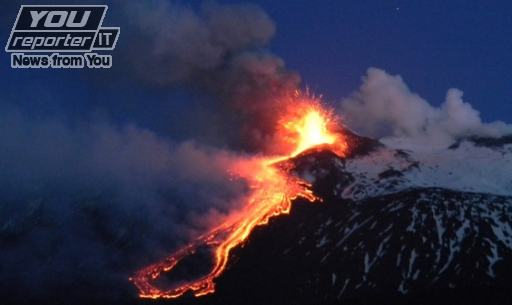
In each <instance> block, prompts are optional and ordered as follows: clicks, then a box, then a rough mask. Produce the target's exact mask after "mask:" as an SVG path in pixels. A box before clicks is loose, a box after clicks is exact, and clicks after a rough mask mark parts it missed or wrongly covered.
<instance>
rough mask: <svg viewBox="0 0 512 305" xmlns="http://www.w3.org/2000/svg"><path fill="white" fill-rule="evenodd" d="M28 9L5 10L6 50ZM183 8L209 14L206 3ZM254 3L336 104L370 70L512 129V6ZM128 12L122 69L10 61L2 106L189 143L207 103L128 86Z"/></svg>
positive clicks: (0, 29)
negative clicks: (456, 94)
mask: <svg viewBox="0 0 512 305" xmlns="http://www.w3.org/2000/svg"><path fill="white" fill-rule="evenodd" d="M82 2H84V1H82ZM218 2H219V3H239V1H218ZM21 3H22V2H18V1H12V2H9V3H8V4H6V3H3V4H2V13H0V17H1V18H0V20H1V21H0V37H4V39H3V40H4V41H6V40H7V37H8V33H9V30H10V28H11V26H12V23H13V22H14V18H15V15H16V13H17V10H18V9H19V5H20V4H21ZM45 3H47V2H45ZM52 3H58V2H52ZM91 3H104V2H102V1H99V2H98V1H95V2H91ZM178 3H182V4H184V5H190V6H192V7H199V5H200V1H179V2H178ZM251 3H255V4H257V5H259V6H261V7H262V8H263V10H265V11H266V12H267V13H268V14H269V15H270V17H271V18H272V19H273V20H274V22H275V24H276V29H277V31H276V35H275V38H274V39H273V41H272V43H271V49H272V51H273V52H274V53H276V54H277V55H279V56H281V57H282V58H283V59H284V60H285V61H286V64H287V66H288V67H289V68H290V69H291V70H295V71H297V72H299V73H300V74H301V76H302V80H303V84H305V85H308V86H309V87H310V88H312V89H313V91H314V92H316V93H321V94H324V96H325V97H326V98H327V99H328V100H329V101H334V102H337V101H339V100H341V99H342V98H344V97H346V96H347V95H349V94H350V93H351V92H353V91H354V90H356V89H357V88H358V87H359V85H360V83H361V76H363V75H364V74H365V72H366V69H367V68H369V67H378V68H382V69H384V70H386V71H387V72H388V73H390V74H393V75H395V74H399V75H401V76H402V77H403V79H404V81H405V82H406V83H407V84H408V85H409V87H410V88H411V90H412V91H414V92H416V93H418V94H419V95H421V96H422V97H423V98H425V99H426V100H428V101H429V102H430V103H432V104H434V105H439V104H441V103H442V102H443V100H444V97H445V94H446V90H447V89H448V88H451V87H456V88H459V89H461V90H462V91H464V99H465V101H467V102H469V103H471V104H472V105H473V107H474V108H475V109H477V110H479V111H480V112H481V116H482V118H483V120H485V121H492V120H503V121H506V122H510V121H512V103H511V102H510V101H511V100H512V86H510V83H511V79H512V77H511V76H510V72H509V71H510V70H511V69H510V68H511V67H512V56H511V55H510V53H511V51H512V39H510V37H512V4H510V2H508V1H492V2H485V3H484V2H482V1H450V2H449V3H446V2H445V1H273V0H259V1H252V2H251ZM121 6H122V5H121V4H120V2H113V3H111V4H110V8H109V11H108V13H107V16H106V18H105V21H104V25H107V26H108V25H111V26H121V37H120V41H119V44H118V46H117V49H116V51H114V52H113V55H114V68H113V69H111V70H105V71H87V70H74V71H69V70H62V71H59V70H56V69H47V70H34V69H31V70H13V69H11V68H10V67H9V56H8V54H6V53H5V52H1V55H0V65H1V66H2V68H1V69H0V79H2V81H1V82H0V90H1V92H2V96H1V100H0V105H2V104H3V105H4V106H7V107H14V108H16V109H22V110H23V111H24V112H29V113H32V114H34V115H36V116H42V117H45V116H57V117H63V118H65V119H69V120H74V119H75V118H77V117H78V118H87V120H89V119H94V118H96V117H108V118H109V119H110V120H113V121H119V122H121V123H124V122H135V123H137V124H138V125H141V126H143V127H147V128H150V129H152V130H155V131H157V132H162V133H165V134H171V135H177V134H186V133H187V126H186V124H185V125H184V124H182V123H179V124H173V122H175V121H176V120H174V119H173V118H177V117H180V118H182V117H183V116H185V117H187V116H189V117H190V119H194V118H195V117H196V115H197V114H196V113H195V112H194V104H196V103H202V101H203V100H204V97H201V96H197V95H196V93H195V92H193V91H191V90H183V89H172V90H171V89H169V88H157V87H151V86H145V85H143V84H140V83H137V82H136V81H134V80H133V79H130V78H128V77H126V75H125V73H124V72H123V69H121V67H119V65H121V64H122V63H121V57H122V52H123V51H126V50H129V49H130V48H131V47H132V46H131V45H130V44H131V43H133V39H131V33H130V31H129V30H128V27H127V26H126V25H127V24H129V22H130V21H129V20H126V18H125V17H120V16H119V15H120V13H119V12H120V11H121V10H122V8H121ZM123 30H124V31H123ZM123 64H124V63H123ZM184 103H186V107H183V104H184ZM182 108H183V109H182ZM184 137H186V135H185V136H184ZM178 138H179V137H178Z"/></svg>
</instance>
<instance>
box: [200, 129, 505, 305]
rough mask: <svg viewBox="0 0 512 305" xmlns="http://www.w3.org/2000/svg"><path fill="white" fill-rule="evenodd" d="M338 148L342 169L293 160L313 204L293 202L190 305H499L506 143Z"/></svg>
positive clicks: (331, 162) (315, 154) (356, 141)
mask: <svg viewBox="0 0 512 305" xmlns="http://www.w3.org/2000/svg"><path fill="white" fill-rule="evenodd" d="M350 141H351V147H352V148H353V151H351V153H350V154H349V156H347V157H346V158H339V157H337V156H335V155H334V154H332V153H331V152H329V151H312V152H309V153H306V154H304V155H302V156H300V157H298V158H297V159H296V160H295V172H296V174H297V175H300V176H302V177H304V178H305V179H308V180H309V181H310V182H312V183H313V187H314V190H315V192H316V194H318V195H319V196H320V197H322V198H323V203H319V204H310V203H307V202H303V201H298V202H296V203H295V205H294V207H293V209H292V212H291V215H289V216H286V217H279V218H276V219H273V220H272V221H271V223H270V224H269V225H268V226H265V227H261V228H258V229H256V231H255V232H254V233H253V235H252V236H251V238H250V239H249V241H248V242H247V244H246V245H244V247H242V248H238V249H236V250H235V251H234V253H233V255H232V256H233V261H232V263H231V264H230V267H229V268H228V270H227V271H226V273H225V274H224V275H223V276H222V277H221V278H219V280H218V289H217V292H216V293H215V294H213V295H211V296H208V297H207V298H206V299H203V300H202V301H201V302H200V303H206V304H209V303H212V304H221V303H222V304H238V303H241V302H242V303H245V304H263V303H264V304H284V303H287V304H320V303H338V302H340V303H348V304H367V303H368V304H376V302H377V303H378V304H387V303H393V304H398V303H407V304H409V303H411V304H421V303H425V304H429V303H440V302H443V303H445V302H448V303H453V302H456V303H460V304H476V303H479V304H491V303H494V304H503V303H504V302H505V303H506V302H508V301H509V300H510V298H511V297H512V292H510V291H509V289H508V288H507V287H508V283H510V281H511V280H512V162H510V161H512V141H509V139H508V138H506V139H503V140H502V141H501V142H500V141H491V140H485V139H467V140H463V141H460V142H459V143H457V144H456V145H453V146H452V147H450V148H449V149H446V150H443V151H430V152H427V151H422V152H414V151H405V150H395V149H391V148H388V147H386V146H385V145H383V144H381V143H378V142H376V141H373V140H370V139H364V138H360V137H358V136H355V135H353V136H352V138H351V139H350ZM489 141H490V142H489ZM507 300H508V301H507Z"/></svg>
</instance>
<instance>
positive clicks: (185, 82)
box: [125, 2, 300, 151]
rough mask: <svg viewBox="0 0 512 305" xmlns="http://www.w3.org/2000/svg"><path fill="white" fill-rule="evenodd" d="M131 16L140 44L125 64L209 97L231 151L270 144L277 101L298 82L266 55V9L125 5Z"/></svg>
mask: <svg viewBox="0 0 512 305" xmlns="http://www.w3.org/2000/svg"><path fill="white" fill-rule="evenodd" d="M126 11H127V13H128V15H129V16H134V17H133V18H134V19H135V20H136V22H135V23H134V24H133V26H132V28H130V31H131V32H132V33H133V35H135V37H138V38H137V40H138V43H137V44H136V45H135V46H133V47H132V49H128V52H127V53H128V54H125V60H126V61H127V64H128V66H133V63H136V65H135V66H134V69H135V72H136V75H138V77H139V78H140V79H141V80H142V81H143V82H146V83H149V84H152V85H158V86H164V87H173V86H188V87H189V88H192V89H194V90H196V91H197V90H199V91H202V92H204V93H206V94H208V95H209V96H212V97H213V98H214V99H215V102H216V108H215V111H216V112H217V114H220V115H221V119H220V120H219V122H222V124H223V126H221V128H223V132H222V133H223V134H224V136H225V137H226V138H227V141H228V144H229V146H230V147H232V148H234V149H244V150H247V151H262V150H264V149H265V147H267V146H268V145H266V144H267V142H268V141H269V139H270V137H271V135H272V134H273V129H274V126H275V123H276V119H277V117H276V114H277V113H278V111H277V110H278V109H280V100H282V98H283V97H286V96H289V95H291V94H293V93H294V92H295V90H296V89H297V88H298V85H299V82H300V78H299V76H298V74H296V73H293V72H290V71H288V70H287V69H286V67H285V64H284V61H283V60H282V59H281V58H279V57H278V56H276V55H274V54H272V53H270V51H269V50H267V49H265V48H266V47H267V46H268V44H269V42H270V40H271V38H272V36H273V35H274V33H275V25H274V23H273V22H272V20H271V19H270V18H269V16H268V15H267V14H266V13H265V12H264V11H263V10H261V9H260V8H259V7H257V6H254V5H249V4H243V5H240V4H237V5H218V4H206V5H203V6H202V7H201V9H200V10H199V11H198V12H195V11H193V10H192V9H190V8H188V7H185V6H180V5H177V4H171V3H168V2H156V3H154V2H153V3H149V4H148V3H144V4H133V5H127V7H126ZM137 35H138V36H137ZM138 54H147V56H141V57H139V56H137V55H138ZM134 56H137V58H134Z"/></svg>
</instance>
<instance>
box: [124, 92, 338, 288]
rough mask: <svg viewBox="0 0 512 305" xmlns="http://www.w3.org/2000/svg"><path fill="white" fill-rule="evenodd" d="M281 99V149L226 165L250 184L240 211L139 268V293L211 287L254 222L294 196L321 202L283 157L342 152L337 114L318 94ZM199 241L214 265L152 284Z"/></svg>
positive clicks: (284, 207)
mask: <svg viewBox="0 0 512 305" xmlns="http://www.w3.org/2000/svg"><path fill="white" fill-rule="evenodd" d="M283 104H284V105H285V107H283V109H282V110H283V114H282V115H281V116H280V118H279V120H278V122H277V126H276V134H275V137H274V143H273V144H272V145H275V146H276V148H277V149H276V151H280V152H282V153H281V154H280V155H278V156H271V157H256V158H253V159H250V160H247V161H243V162H238V163H237V164H235V165H233V167H232V168H230V169H228V170H229V171H230V172H231V173H232V174H233V175H234V176H236V177H239V178H242V179H244V180H246V181H248V183H249V186H250V193H249V195H248V196H247V197H246V198H245V204H244V207H243V208H242V210H241V211H238V212H235V213H233V214H232V215H230V216H229V217H228V218H227V220H226V221H224V222H223V223H222V224H220V225H219V226H217V227H215V228H213V229H212V230H210V231H209V232H207V233H206V234H204V235H202V236H200V237H199V238H197V239H196V240H195V241H193V242H191V243H189V244H187V245H185V246H183V247H182V248H180V249H178V250H177V251H176V252H174V253H173V254H172V255H170V256H169V257H167V258H165V259H164V260H163V261H161V262H157V263H155V264H152V265H150V266H147V267H145V268H143V269H142V270H140V271H138V272H137V273H136V274H135V275H134V276H133V277H132V278H130V280H131V281H132V282H133V283H134V284H135V286H136V287H137V288H138V290H139V296H140V297H143V298H177V297H180V296H181V295H183V294H184V293H186V292H188V291H190V292H192V293H193V294H194V295H195V296H201V295H205V294H208V293H212V292H214V290H215V284H214V280H215V279H216V278H217V277H219V276H220V275H221V274H222V272H223V271H224V269H225V268H226V265H227V263H228V259H229V254H230V251H231V250H232V249H233V248H234V247H236V246H238V245H240V244H241V243H243V242H244V241H245V240H246V239H247V238H248V237H249V235H250V234H251V232H252V230H253V229H254V228H255V227H256V226H258V225H264V224H267V223H268V220H269V219H270V218H271V217H273V216H278V215H281V214H288V213H289V212H290V208H291V202H292V201H293V200H294V199H296V198H298V197H301V198H305V199H307V200H308V201H310V202H315V201H320V198H318V197H316V196H315V195H314V194H313V192H312V190H311V185H310V184H309V183H308V182H306V181H304V180H302V179H300V178H299V177H296V176H295V175H292V174H291V173H290V169H291V165H290V164H289V162H288V161H289V160H290V159H291V158H293V157H295V156H297V155H299V154H301V153H302V152H304V151H306V150H309V149H312V148H315V147H318V146H328V147H329V149H330V150H332V151H333V152H334V153H335V154H336V155H338V156H340V157H341V156H343V155H344V154H345V152H346V149H347V144H346V141H345V139H344V136H343V134H342V133H341V132H340V131H339V130H336V129H337V128H336V127H337V124H336V123H337V118H336V117H335V116H334V115H333V113H332V112H331V111H328V110H326V109H325V108H324V107H323V106H322V105H321V103H320V100H319V99H318V98H315V97H310V96H308V95H303V94H301V93H299V92H297V93H296V94H294V95H293V97H291V98H290V99H289V100H287V101H286V102H284V103H283ZM204 246H206V247H209V248H211V249H212V255H213V267H212V269H211V271H210V272H209V273H208V274H206V275H204V276H200V277H199V278H197V279H195V280H192V281H188V282H184V283H179V284H177V285H175V286H174V287H171V288H170V289H161V288H159V287H157V286H156V285H155V283H154V282H155V280H157V279H158V278H159V277H160V276H161V275H162V273H163V272H172V270H173V268H175V267H176V266H177V264H178V263H179V262H180V261H181V260H182V259H184V258H186V257H188V256H191V255H193V254H194V253H196V251H197V250H198V248H199V247H204Z"/></svg>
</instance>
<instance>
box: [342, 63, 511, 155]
mask: <svg viewBox="0 0 512 305" xmlns="http://www.w3.org/2000/svg"><path fill="white" fill-rule="evenodd" d="M340 112H341V114H342V115H343V117H344V121H345V122H346V123H347V124H348V125H349V126H350V127H351V128H353V129H355V130H356V131H358V132H360V133H362V134H364V135H368V136H371V137H374V138H380V139H382V140H383V141H384V142H386V143H388V144H391V145H399V146H405V147H408V148H413V147H416V148H418V147H420V146H423V147H447V146H449V145H450V144H452V143H453V142H454V141H456V140H457V139H460V138H463V137H467V136H474V135H476V136H485V137H499V136H502V135H504V134H506V133H512V126H511V125H507V124H505V123H503V122H500V121H497V122H492V123H483V122H482V120H481V118H480V114H479V112H478V111H477V110H475V109H474V108H473V107H472V106H471V105H470V104H468V103H466V102H464V101H463V99H462V91H460V90H458V89H454V88H452V89H449V90H448V92H447V93H446V98H445V101H444V103H443V104H442V105H441V106H440V107H435V106H432V105H431V104H430V103H429V102H427V101H426V100H424V99H423V98H421V97H420V96H419V95H418V94H416V93H414V92H411V90H410V89H409V88H408V87H407V85H406V84H405V83H404V81H403V80H402V78H401V77H400V76H393V75H390V74H388V73H386V72H385V71H383V70H380V69H376V68H370V69H368V72H367V75H366V76H365V77H364V78H363V84H362V85H361V87H360V88H359V91H356V92H355V93H353V94H352V95H351V96H350V97H348V98H346V99H344V100H343V101H342V102H341V104H340Z"/></svg>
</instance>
